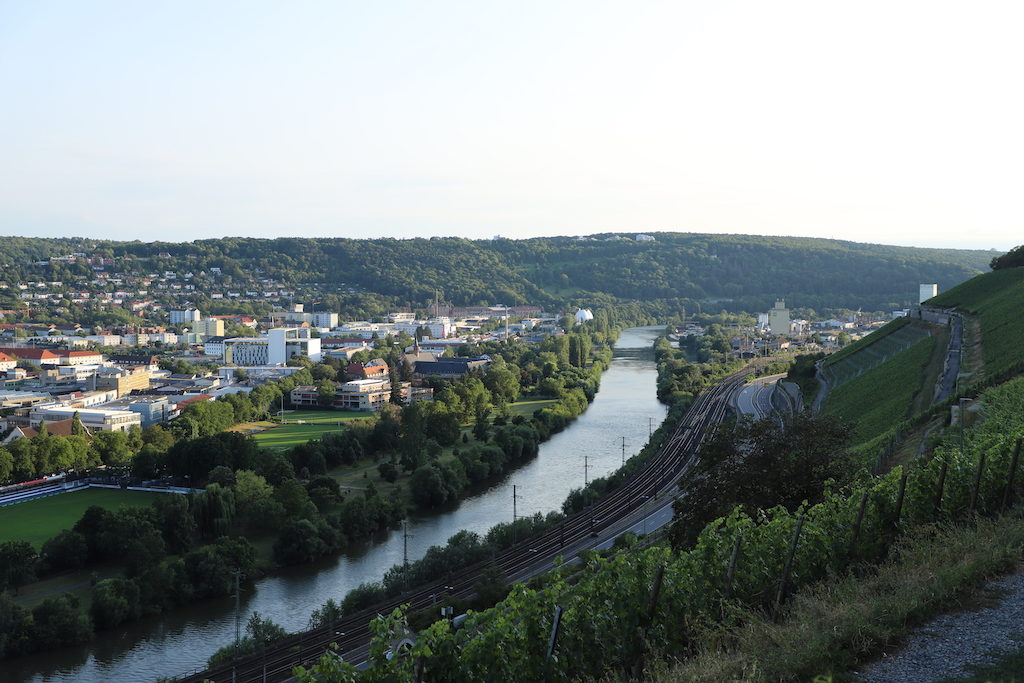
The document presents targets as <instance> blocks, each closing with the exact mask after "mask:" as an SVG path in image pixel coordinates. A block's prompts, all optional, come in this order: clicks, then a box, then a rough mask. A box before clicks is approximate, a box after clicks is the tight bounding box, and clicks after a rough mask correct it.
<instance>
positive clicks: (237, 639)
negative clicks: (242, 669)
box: [231, 569, 242, 681]
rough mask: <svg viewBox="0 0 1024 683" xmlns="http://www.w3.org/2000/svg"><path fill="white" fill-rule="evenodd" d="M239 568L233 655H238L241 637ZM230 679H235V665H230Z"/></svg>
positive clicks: (238, 571)
mask: <svg viewBox="0 0 1024 683" xmlns="http://www.w3.org/2000/svg"><path fill="white" fill-rule="evenodd" d="M241 573H242V572H241V570H240V569H236V570H235V657H238V645H239V642H240V641H241V638H242V630H241V628H242V621H241V619H242V617H241V612H240V611H239V597H240V595H241V590H240V589H239V585H238V584H239V575H240V574H241ZM231 680H232V681H234V680H235V667H233V666H232V667H231Z"/></svg>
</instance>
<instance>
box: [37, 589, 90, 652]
mask: <svg viewBox="0 0 1024 683" xmlns="http://www.w3.org/2000/svg"><path fill="white" fill-rule="evenodd" d="M32 621H33V629H32V632H33V639H34V640H35V644H36V646H37V647H38V648H39V649H49V648H53V647H58V646H61V645H71V644H74V643H81V642H84V641H86V640H89V638H91V637H92V624H91V623H89V617H88V616H86V615H85V614H82V613H81V612H80V611H79V609H78V598H76V597H75V596H74V595H73V594H71V593H65V594H63V595H57V596H52V597H49V598H46V599H45V600H43V602H42V603H41V604H40V605H38V606H37V607H36V608H35V609H33V610H32Z"/></svg>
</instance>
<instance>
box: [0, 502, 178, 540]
mask: <svg viewBox="0 0 1024 683" xmlns="http://www.w3.org/2000/svg"><path fill="white" fill-rule="evenodd" d="M175 495H179V494H176V493H147V492H145V491H120V490H117V489H94V488H89V489H83V490H79V491H72V492H70V493H62V494H61V495H59V496H50V497H49V498H40V499H38V500H30V501H27V502H24V503H17V504H15V505H7V506H5V507H2V508H0V543H2V542H4V541H28V542H29V543H31V544H32V545H33V546H35V547H36V548H37V549H38V548H40V547H42V545H43V541H45V540H47V539H48V538H51V537H53V536H56V535H57V534H58V533H59V532H61V531H63V530H64V529H70V528H71V527H73V526H74V525H75V522H77V521H78V520H79V518H81V516H82V513H83V512H85V510H86V508H88V507H90V506H92V505H99V506H100V507H105V508H107V509H110V510H116V509H118V508H122V507H127V506H131V505H135V506H142V505H149V504H150V503H151V502H152V501H153V496H175Z"/></svg>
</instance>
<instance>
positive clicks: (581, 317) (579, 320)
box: [575, 308, 594, 325]
mask: <svg viewBox="0 0 1024 683" xmlns="http://www.w3.org/2000/svg"><path fill="white" fill-rule="evenodd" d="M575 318H576V324H577V325H582V324H583V323H585V322H587V321H588V320H593V319H594V314H593V313H591V311H590V309H589V308H581V309H579V310H577V311H576V315H575Z"/></svg>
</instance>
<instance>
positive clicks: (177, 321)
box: [170, 308, 202, 326]
mask: <svg viewBox="0 0 1024 683" xmlns="http://www.w3.org/2000/svg"><path fill="white" fill-rule="evenodd" d="M170 316H171V318H170V319H171V325H172V326H178V325H194V324H195V323H196V322H198V321H199V319H200V318H202V315H201V314H200V313H199V309H197V308H186V309H185V310H183V311H171V312H170Z"/></svg>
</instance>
